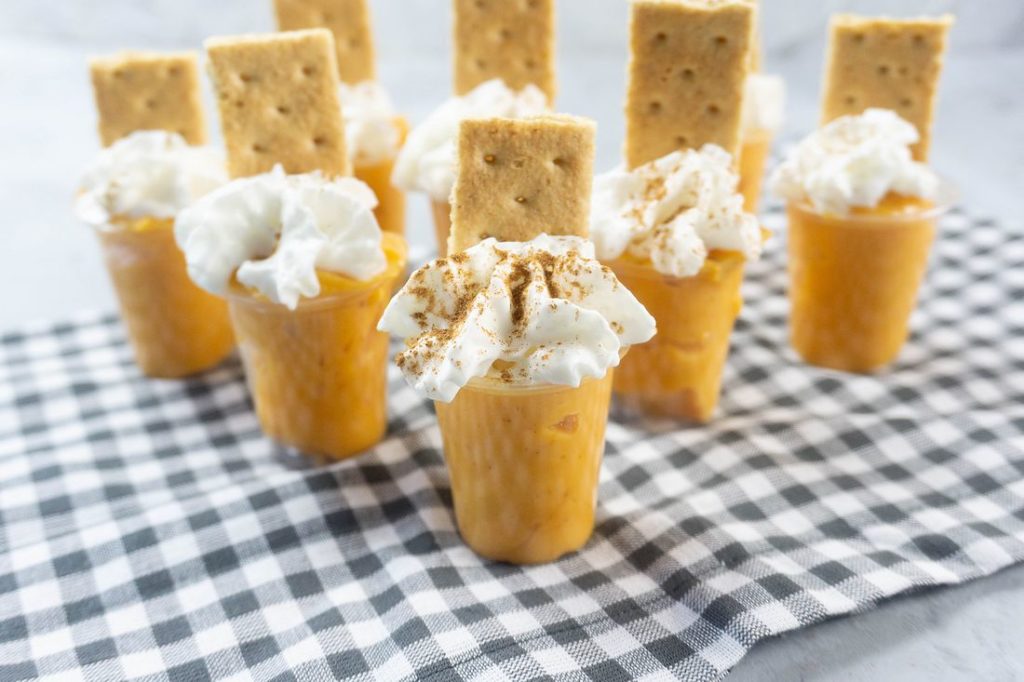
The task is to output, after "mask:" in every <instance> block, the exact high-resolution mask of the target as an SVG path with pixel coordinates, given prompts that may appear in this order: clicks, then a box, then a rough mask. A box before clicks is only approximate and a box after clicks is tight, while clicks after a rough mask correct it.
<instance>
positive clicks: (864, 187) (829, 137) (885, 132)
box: [771, 109, 939, 215]
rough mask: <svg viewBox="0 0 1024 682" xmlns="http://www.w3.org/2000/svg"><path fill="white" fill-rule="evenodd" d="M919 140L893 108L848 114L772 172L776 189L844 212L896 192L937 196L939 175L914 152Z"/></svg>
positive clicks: (788, 196) (820, 207) (805, 141)
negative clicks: (917, 159)
mask: <svg viewBox="0 0 1024 682" xmlns="http://www.w3.org/2000/svg"><path fill="white" fill-rule="evenodd" d="M919 139H920V136H919V135H918V132H917V128H915V127H914V125H913V124H912V123H910V122H908V121H905V120H904V119H902V118H900V117H899V116H898V115H897V114H896V113H895V112H893V111H889V110H888V109H868V110H867V111H865V112H864V113H862V114H859V115H856V116H842V117H840V118H837V119H835V120H834V121H832V122H830V123H828V124H827V125H825V126H823V127H822V128H819V129H818V130H816V131H815V132H813V133H811V134H810V135H808V136H807V137H806V138H804V139H803V141H801V142H800V143H799V144H797V145H796V147H794V148H793V149H792V150H790V152H789V154H788V155H787V156H786V159H785V161H783V163H782V164H781V165H780V166H779V167H778V168H777V169H776V170H775V172H774V173H773V174H772V178H771V187H772V191H773V192H774V193H775V194H777V195H778V196H779V197H781V198H783V199H785V200H786V201H792V202H808V203H810V204H811V206H813V207H814V208H815V209H816V210H818V211H821V212H823V213H835V214H839V215H843V214H846V213H848V212H849V210H850V209H851V208H854V207H864V208H873V207H875V206H877V205H878V204H879V202H881V201H882V199H883V198H885V196H886V195H887V194H889V193H890V192H892V193H895V194H900V195H903V196H908V197H918V198H921V199H934V198H935V197H936V195H937V194H938V190H939V179H938V177H937V176H936V175H935V174H934V173H933V172H932V171H931V170H930V169H929V168H928V167H927V166H926V165H925V164H923V163H920V162H918V161H915V160H914V159H913V156H912V155H911V151H910V147H911V145H913V144H915V143H916V142H917V141H918V140H919Z"/></svg>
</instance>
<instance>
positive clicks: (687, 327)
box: [608, 251, 745, 423]
mask: <svg viewBox="0 0 1024 682" xmlns="http://www.w3.org/2000/svg"><path fill="white" fill-rule="evenodd" d="M744 263H745V261H744V258H743V255H742V254H740V253H738V252H733V251H712V252H711V254H710V255H709V257H708V260H707V261H706V262H705V264H704V267H703V268H702V269H701V271H700V272H699V273H698V274H696V275H694V276H692V277H672V276H670V275H663V274H661V273H660V272H658V271H657V270H655V269H654V268H653V267H652V266H651V265H650V264H649V263H640V262H635V261H630V260H626V259H619V260H615V261H611V262H609V263H608V266H609V267H611V269H612V270H613V271H614V272H615V275H616V277H618V279H619V281H620V282H622V284H623V285H624V286H625V287H626V288H627V289H629V290H630V291H631V292H632V293H633V295H634V296H636V297H637V299H638V300H639V301H640V303H642V304H643V305H644V307H645V308H647V311H648V312H650V313H651V315H653V316H654V319H655V320H656V321H657V323H658V333H657V334H656V335H655V336H654V338H653V339H651V340H650V341H648V342H647V343H644V344H641V345H638V346H634V347H632V348H631V349H630V351H629V354H628V355H627V356H625V357H624V358H623V359H622V362H621V363H620V364H619V366H618V368H616V370H615V394H616V399H617V400H618V401H619V402H620V403H622V404H623V405H624V406H626V407H627V408H629V409H632V410H634V411H638V412H643V413H645V414H649V415H655V416H662V417H672V418H675V419H681V420H684V421H688V422H694V423H705V422H707V421H709V420H710V419H711V417H712V415H713V414H714V412H715V408H716V407H717V405H718V396H719V392H720V388H721V383H722V368H723V367H724V365H725V359H726V357H727V356H728V354H729V337H730V335H731V334H732V329H733V325H734V324H735V322H736V318H737V316H738V315H739V313H740V309H741V308H742V306H743V299H742V296H741V294H740V285H741V284H742V283H743V269H744Z"/></svg>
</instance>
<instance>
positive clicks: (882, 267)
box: [772, 109, 951, 372]
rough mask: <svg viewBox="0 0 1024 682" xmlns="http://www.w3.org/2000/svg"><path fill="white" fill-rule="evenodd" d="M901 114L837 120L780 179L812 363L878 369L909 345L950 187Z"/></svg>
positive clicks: (796, 295)
mask: <svg viewBox="0 0 1024 682" xmlns="http://www.w3.org/2000/svg"><path fill="white" fill-rule="evenodd" d="M919 139H920V138H919V136H918V133H917V130H916V129H915V128H914V126H913V125H911V124H910V123H909V122H907V121H904V120H903V119H901V118H900V117H899V116H897V115H896V114H895V113H894V112H892V111H889V110H886V109H869V110H868V111H866V112H864V113H863V114H860V115H858V116H843V117H841V118H838V119H835V120H834V121H832V122H831V123H829V124H827V125H826V126H824V127H823V128H821V129H820V130H818V131H817V132H815V133H813V134H812V135H810V136H809V137H808V138H806V139H805V140H804V141H803V142H801V143H800V144H799V145H798V146H797V147H796V148H795V149H794V150H792V152H791V153H790V154H789V155H788V157H787V158H786V160H785V161H784V162H783V164H782V165H781V166H780V167H779V168H778V169H776V172H775V173H774V175H773V177H772V189H773V191H774V192H775V193H776V194H777V195H778V196H780V197H781V198H783V199H784V200H785V201H786V213H787V217H788V228H787V235H788V242H789V277H790V290H789V296H790V338H791V340H792V343H793V347H794V348H795V349H796V351H797V353H799V354H800V356H801V357H802V358H803V359H804V360H806V361H807V362H809V363H811V364H813V365H819V366H822V367H829V368H832V369H839V370H845V371H849V372H870V371H872V370H875V369H878V368H880V367H883V366H885V365H887V364H889V363H890V362H892V361H893V360H894V359H895V358H896V356H897V355H898V354H899V351H900V349H901V348H902V347H903V344H904V342H905V341H906V338H907V334H908V322H909V318H910V314H911V312H912V311H913V309H914V306H915V303H916V300H917V293H918V288H919V286H920V283H921V280H922V278H923V277H924V273H925V270H926V269H927V265H928V254H929V251H930V248H931V244H932V242H933V240H934V238H935V233H936V226H937V223H938V220H939V218H940V217H941V216H942V215H943V214H944V213H945V212H946V211H947V210H948V209H949V208H950V200H951V196H950V194H951V192H950V190H949V188H948V187H944V186H943V184H942V183H941V182H940V180H939V178H938V177H937V176H936V175H935V174H934V173H933V172H932V171H931V170H930V169H929V168H928V167H927V166H925V165H924V164H923V163H921V162H918V161H914V160H913V158H912V156H911V151H910V148H911V146H912V145H914V144H916V143H917V142H918V141H919Z"/></svg>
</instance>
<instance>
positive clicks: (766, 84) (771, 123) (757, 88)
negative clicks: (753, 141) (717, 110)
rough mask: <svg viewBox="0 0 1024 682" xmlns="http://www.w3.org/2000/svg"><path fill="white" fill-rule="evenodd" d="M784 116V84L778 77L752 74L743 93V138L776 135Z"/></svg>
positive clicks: (748, 77)
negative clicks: (763, 133)
mask: <svg viewBox="0 0 1024 682" xmlns="http://www.w3.org/2000/svg"><path fill="white" fill-rule="evenodd" d="M785 116H786V82H785V81H784V80H782V78H780V77H779V76H770V75H767V74H763V73H752V74H750V75H748V76H747V80H746V84H745V86H744V93H743V112H742V130H743V137H745V138H746V137H750V136H752V135H754V134H756V133H760V132H768V133H776V132H778V130H779V128H781V127H782V123H783V120H784V119H785Z"/></svg>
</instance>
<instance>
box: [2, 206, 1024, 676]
mask: <svg viewBox="0 0 1024 682" xmlns="http://www.w3.org/2000/svg"><path fill="white" fill-rule="evenodd" d="M779 218H780V216H779V215H778V214H777V213H773V214H772V216H771V217H770V221H769V224H770V226H772V227H776V228H778V227H780V225H779V223H780V220H779ZM783 242H784V234H782V233H780V234H779V235H778V237H777V238H776V239H775V240H774V241H773V242H772V243H771V244H770V246H769V249H768V253H767V257H766V259H765V260H763V261H761V262H760V263H757V264H755V265H753V266H752V267H751V268H750V273H749V278H748V284H747V285H746V291H745V294H746V299H747V305H746V308H745V310H744V311H743V314H742V320H741V322H740V324H739V326H738V328H737V330H736V333H735V335H734V341H733V352H732V356H731V358H730V361H729V364H728V367H727V370H726V374H725V380H724V390H723V399H722V404H721V416H720V417H719V418H718V419H717V420H715V422H714V423H713V424H711V425H709V426H706V427H700V428H680V427H678V426H677V425H674V424H672V423H667V422H640V421H636V420H629V419H625V420H624V418H623V417H622V415H618V414H615V415H613V420H612V422H611V423H610V424H609V428H608V449H607V454H606V456H605V462H604V468H603V471H602V476H601V489H600V499H599V503H598V509H597V528H596V531H595V533H594V536H593V538H592V540H591V541H590V542H589V543H588V544H587V546H586V547H585V548H584V549H583V550H582V551H580V552H578V553H576V554H574V555H571V556H569V557H567V558H565V559H563V560H561V561H559V562H557V563H553V564H549V565H545V566H538V567H532V568H520V567H513V566H508V565H499V564H494V563H489V562H486V561H482V560H480V559H479V558H477V557H476V556H475V555H474V554H473V553H472V552H471V551H470V550H469V549H467V548H466V547H465V546H464V545H462V543H461V542H460V541H459V536H458V534H457V531H456V528H455V525H454V520H453V517H452V505H451V492H450V489H449V485H448V477H447V474H446V472H445V468H444V463H443V459H442V455H441V451H440V438H439V434H438V429H437V425H436V422H435V419H434V416H433V413H432V410H431V407H430V405H429V404H428V403H427V402H425V401H424V400H422V399H420V398H419V397H417V396H416V395H415V394H414V393H413V392H412V391H411V390H409V389H408V388H406V387H405V385H404V383H403V382H402V381H401V379H400V378H399V376H398V373H397V372H396V371H394V370H393V369H392V374H391V377H392V381H391V404H390V407H391V414H392V418H391V423H390V431H389V435H388V437H387V439H386V440H385V441H384V442H383V443H381V444H380V446H379V447H377V448H375V449H374V450H373V451H371V452H369V453H367V454H365V455H364V456H362V457H359V458H357V459H355V460H351V461H348V462H343V463H336V464H330V465H317V464H313V463H308V462H306V461H305V460H301V459H298V458H295V457H293V456H290V455H288V454H287V453H286V452H284V451H282V450H281V449H279V448H276V447H275V446H274V445H272V444H271V443H270V442H268V441H267V440H266V439H264V438H263V437H261V435H260V431H259V427H258V425H257V422H256V418H255V416H254V414H253V411H252V408H251V405H250V403H249V401H248V398H247V392H246V387H245V384H244V382H243V378H242V373H241V369H240V367H239V364H238V363H237V361H230V362H228V363H227V364H226V365H225V366H223V367H221V368H220V369H217V370H215V371H213V372H211V373H209V374H207V375H205V376H203V377H201V378H197V379H194V380H190V381H181V382H173V381H150V380H146V379H144V378H142V377H141V376H140V375H139V373H138V372H137V370H136V369H135V367H134V365H133V363H132V359H131V355H130V352H129V349H128V347H127V346H126V343H125V338H124V334H123V331H122V329H121V326H120V324H119V323H118V322H117V321H116V320H115V319H114V318H112V317H110V316H86V317H81V318H79V319H77V320H75V321H73V322H68V323H63V324H56V325H42V326H35V327H31V328H28V329H25V330H23V331H21V332H15V333H9V334H7V335H6V336H3V337H2V341H0V482H2V483H0V485H2V487H0V680H5V681H6V680H16V679H22V678H30V677H34V676H41V677H48V678H51V679H60V680H73V679H88V680H103V679H121V678H142V679H153V680H163V679H173V680H206V679H216V680H220V679H232V680H245V679H257V680H268V679H275V680H295V679H298V680H308V679H330V678H332V677H352V678H372V677H376V678H379V679H386V680H399V679H405V678H409V679H411V678H418V679H423V680H449V679H477V678H481V679H504V678H509V679H524V678H534V677H549V676H558V677H564V678H565V679H594V680H617V679H627V678H650V679H661V678H664V677H666V676H669V675H675V676H678V677H680V678H683V679H690V680H712V679H718V678H720V677H722V676H723V675H724V674H725V672H726V671H728V670H729V668H730V667H732V666H733V665H735V664H736V662H737V661H739V660H740V658H741V657H742V656H743V654H744V652H746V651H747V650H748V649H749V648H750V647H751V646H752V645H754V643H755V642H758V641H759V640H762V639H764V638H766V637H770V636H772V635H777V634H779V633H782V632H786V631H789V630H794V629H796V628H801V627H804V626H808V625H811V624H812V623H816V622H819V621H822V620H824V619H827V618H830V617H833V616H837V615H840V614H846V613H852V612H856V611H861V610H864V609H867V608H870V607H871V606H872V605H873V604H875V603H877V602H878V601H879V600H882V599H885V598H888V597H892V596H895V595H898V594H901V593H906V592H908V591H912V590H915V589H919V588H923V587H927V586H934V585H948V584H953V583H959V582H962V581H965V580H969V579H972V578H977V577H979V576H983V575H986V574H989V573H992V572H993V571H996V570H998V569H1000V568H1002V567H1004V566H1007V565H1009V564H1011V563H1013V562H1015V561H1019V560H1021V559H1022V558H1024V341H1022V339H1024V238H1022V235H1021V234H1020V232H1016V233H1014V232H1012V231H1011V230H1009V229H1008V228H1006V227H1005V226H1000V225H996V224H993V223H992V222H989V221H983V220H973V219H970V218H968V217H966V216H964V215H962V214H958V213H955V214H954V215H952V216H951V217H950V218H949V219H948V220H947V221H946V222H945V224H944V228H943V234H942V237H941V240H940V242H939V244H938V245H937V250H936V254H935V258H934V259H933V262H932V269H931V273H930V276H929V282H928V283H927V285H926V287H925V291H924V296H923V303H922V305H921V308H920V310H919V312H918V314H917V315H916V317H915V322H914V328H915V330H916V331H915V333H914V335H913V338H912V339H911V340H910V342H909V343H908V344H907V346H906V349H905V351H904V352H903V354H902V356H901V358H900V360H899V362H898V364H897V365H896V366H895V367H893V368H892V369H891V371H887V372H885V373H883V374H880V375H878V376H852V375H845V374H840V373H836V372H831V371H827V370H821V369H815V368H812V367H808V366H805V365H802V364H800V363H799V362H798V361H797V359H796V357H795V355H794V354H793V352H792V350H791V349H790V348H789V347H788V345H787V341H786V325H785V317H786V306H787V304H786V299H785V295H784V292H785V279H786V276H785V272H784V256H783V253H784V250H785V248H784V243H783Z"/></svg>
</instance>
